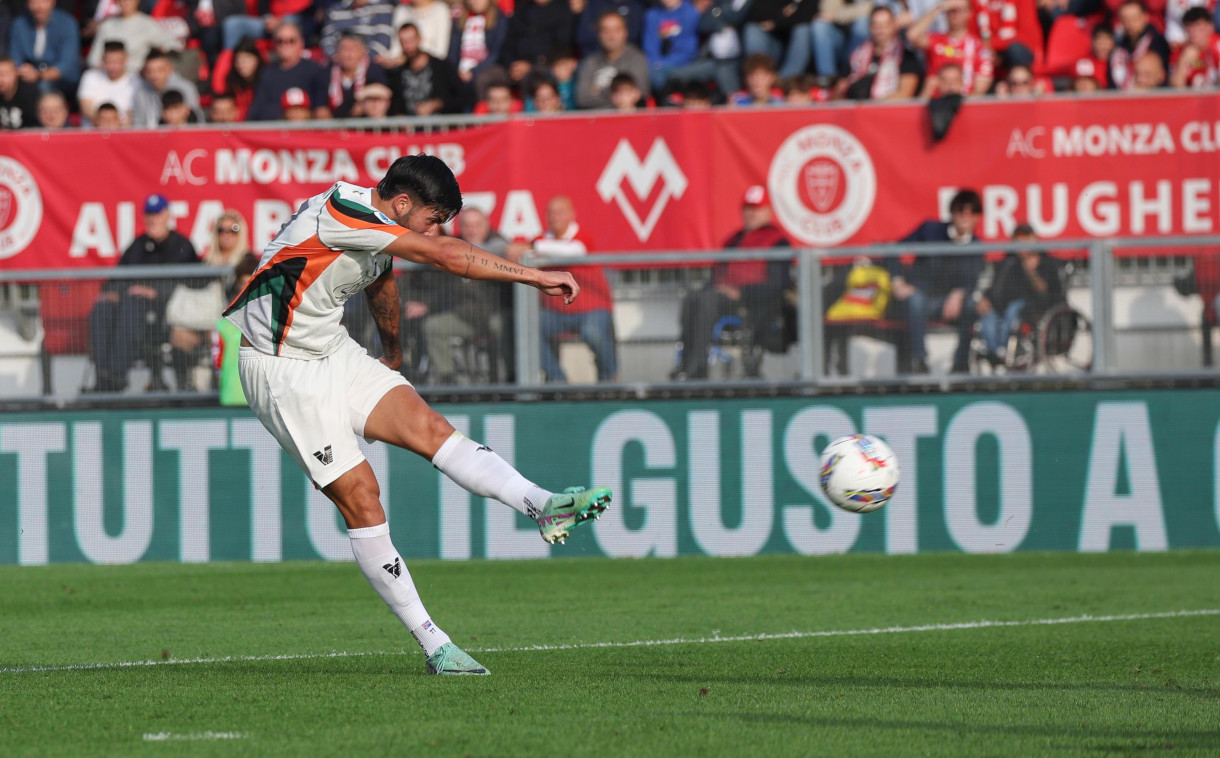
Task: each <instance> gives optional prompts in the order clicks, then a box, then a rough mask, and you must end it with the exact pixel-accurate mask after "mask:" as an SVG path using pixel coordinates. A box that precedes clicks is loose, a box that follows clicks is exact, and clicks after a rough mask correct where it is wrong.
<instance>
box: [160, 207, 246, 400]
mask: <svg viewBox="0 0 1220 758" xmlns="http://www.w3.org/2000/svg"><path fill="white" fill-rule="evenodd" d="M203 264H204V265H205V266H216V267H221V268H230V269H233V270H234V272H235V273H236V271H237V270H238V269H239V268H241V269H244V270H250V271H253V270H255V269H257V268H258V257H257V256H255V255H254V254H253V253H251V252H250V232H249V230H248V228H247V226H246V219H245V218H244V217H243V216H242V215H241V213H239V212H237V211H235V210H233V209H228V210H226V211H224V212H223V213H221V214H220V216H219V217H218V218H217V219H216V223H215V224H214V225H213V227H212V234H211V238H210V241H209V243H208V246H207V247H206V248H204V251H203ZM238 292H240V290H236V291H235V290H233V289H232V288H230V289H229V290H228V291H227V292H226V290H225V288H224V284H223V283H222V282H221V281H220V280H219V279H202V278H200V279H189V280H185V281H183V282H182V283H179V284H178V285H176V286H175V287H174V288H173V290H172V292H171V293H170V296H169V300H168V302H167V303H166V305H165V322H166V324H167V325H168V326H169V344H170V346H171V347H172V348H173V353H172V356H173V358H172V365H173V369H174V377H175V382H176V384H177V386H178V389H179V390H187V391H190V390H199V391H203V390H207V389H208V387H207V386H206V385H203V386H201V382H198V381H196V377H195V376H193V374H194V373H197V372H194V371H192V369H193V368H197V367H200V366H202V365H204V364H205V363H206V361H207V358H208V357H209V353H210V352H211V347H212V343H211V340H210V339H209V335H210V333H211V331H212V330H213V329H214V328H215V325H216V322H217V321H219V320H220V317H221V312H222V311H224V309H225V306H226V305H228V304H229V301H231V300H232V299H233V298H234V297H236V295H237V293H238ZM198 373H205V374H206V373H208V372H198Z"/></svg>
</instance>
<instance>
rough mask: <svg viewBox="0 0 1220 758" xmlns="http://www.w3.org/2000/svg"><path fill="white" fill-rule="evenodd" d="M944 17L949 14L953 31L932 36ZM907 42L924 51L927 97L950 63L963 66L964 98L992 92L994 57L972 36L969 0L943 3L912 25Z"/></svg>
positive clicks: (952, 0) (951, 0) (925, 92)
mask: <svg viewBox="0 0 1220 758" xmlns="http://www.w3.org/2000/svg"><path fill="white" fill-rule="evenodd" d="M941 13H944V14H945V21H946V22H947V23H948V25H949V31H948V32H946V33H944V34H935V33H930V32H929V31H928V30H929V29H931V28H932V24H933V22H935V21H936V17H937V16H938V15H940V14H941ZM907 39H908V40H909V41H910V43H911V45H912V46H913V47H914V48H915V49H917V50H923V51H924V55H925V56H926V59H927V64H928V81H927V82H925V83H924V90H923V93H922V96H923V97H931V96H932V95H933V94H934V90H935V87H936V81H935V77H936V74H937V73H938V72H939V71H940V69H941V67H942V66H944V65H945V64H947V63H956V64H957V65H959V66H961V69H962V85H963V88H964V89H963V92H962V94H964V95H983V94H986V93H987V92H988V90H990V89H991V82H992V80H993V79H994V78H995V60H994V55H993V54H992V52H991V50H990V49H988V47H987V46H986V45H985V44H983V40H981V39H979V38H978V37H977V36H975V35H974V34H971V33H970V6H969V5H967V0H943V2H941V3H940V4H939V5H937V6H935V7H934V8H932V10H930V11H928V12H927V13H925V14H924V15H923V16H922V17H921V18H920V19H919V20H918V21H916V22H915V23H914V24H912V25H911V28H910V29H909V30H908V31H907Z"/></svg>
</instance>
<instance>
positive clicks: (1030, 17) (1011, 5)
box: [970, 0, 1042, 69]
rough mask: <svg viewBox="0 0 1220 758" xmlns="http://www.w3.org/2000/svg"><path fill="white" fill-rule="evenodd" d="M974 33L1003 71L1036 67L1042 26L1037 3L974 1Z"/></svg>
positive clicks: (971, 30)
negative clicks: (1036, 55)
mask: <svg viewBox="0 0 1220 758" xmlns="http://www.w3.org/2000/svg"><path fill="white" fill-rule="evenodd" d="M971 6H972V7H971V11H972V12H971V14H970V33H971V34H973V35H974V36H976V37H978V38H979V39H981V40H982V41H983V44H984V45H986V46H987V47H988V49H990V50H991V52H992V54H993V55H995V57H996V58H997V59H998V60H999V62H1000V64H1001V66H1002V67H1003V68H1009V67H1010V66H1026V67H1029V68H1031V69H1032V68H1033V65H1034V63H1035V56H1034V50H1035V49H1036V48H1038V47H1040V46H1041V44H1042V27H1041V25H1040V24H1039V23H1038V16H1037V14H1036V13H1035V12H1034V11H1035V5H1034V2H1033V0H971Z"/></svg>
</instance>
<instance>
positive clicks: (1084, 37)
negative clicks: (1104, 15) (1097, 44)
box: [1038, 14, 1099, 76]
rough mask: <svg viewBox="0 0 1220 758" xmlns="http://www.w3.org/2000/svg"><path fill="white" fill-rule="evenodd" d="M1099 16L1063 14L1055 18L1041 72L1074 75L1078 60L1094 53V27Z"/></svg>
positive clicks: (1054, 74)
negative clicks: (1083, 16)
mask: <svg viewBox="0 0 1220 758" xmlns="http://www.w3.org/2000/svg"><path fill="white" fill-rule="evenodd" d="M1098 21H1099V18H1098V17H1097V16H1089V17H1085V18H1082V17H1080V16H1069V15H1066V14H1065V15H1063V16H1060V17H1059V18H1057V19H1055V23H1054V25H1053V26H1051V33H1050V35H1049V36H1048V37H1047V41H1046V58H1045V60H1044V61H1043V63H1042V67H1041V70H1040V71H1038V73H1039V74H1043V75H1045V76H1072V75H1073V74H1074V73H1075V72H1076V62H1077V61H1079V60H1080V59H1082V58H1090V57H1092V55H1093V28H1094V27H1095V26H1097V23H1098Z"/></svg>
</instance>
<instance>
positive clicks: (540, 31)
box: [500, 0, 608, 84]
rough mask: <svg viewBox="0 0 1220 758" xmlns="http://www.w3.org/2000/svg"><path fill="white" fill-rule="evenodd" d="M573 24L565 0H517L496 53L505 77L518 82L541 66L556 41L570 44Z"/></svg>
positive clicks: (555, 44)
mask: <svg viewBox="0 0 1220 758" xmlns="http://www.w3.org/2000/svg"><path fill="white" fill-rule="evenodd" d="M575 25H576V18H575V16H573V15H572V9H571V7H570V5H569V4H568V2H567V0H520V2H518V3H517V5H516V11H515V13H514V14H513V17H512V20H511V21H510V22H509V25H508V38H507V39H506V40H505V42H504V50H503V52H502V53H501V54H500V59H501V61H502V62H503V63H504V65H505V66H506V67H507V68H508V76H509V78H510V79H511V80H512V81H513V82H514V83H516V84H520V83H522V82H524V81H525V79H526V77H527V76H529V75H530V73H531V72H534V71H535V69H545V67H546V64H547V61H548V56H550V54H551V51H552V50H554V49H555V47H556V46H557V45H570V44H572V33H573V30H574V28H575ZM607 83H608V81H607Z"/></svg>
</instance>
